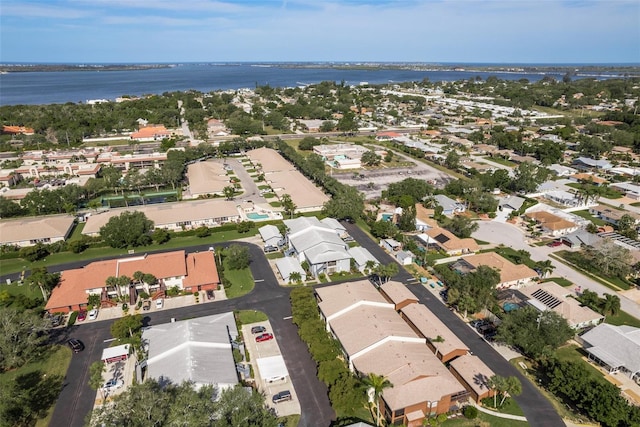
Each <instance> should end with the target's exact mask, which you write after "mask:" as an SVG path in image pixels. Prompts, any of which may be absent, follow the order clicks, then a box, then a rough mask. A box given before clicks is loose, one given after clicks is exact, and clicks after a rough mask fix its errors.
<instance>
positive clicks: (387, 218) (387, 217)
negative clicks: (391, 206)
mask: <svg viewBox="0 0 640 427" xmlns="http://www.w3.org/2000/svg"><path fill="white" fill-rule="evenodd" d="M392 219H393V214H389V213H385V214H382V220H383V221H387V222H389V221H391V220H392Z"/></svg>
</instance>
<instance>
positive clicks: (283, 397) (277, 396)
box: [271, 390, 291, 403]
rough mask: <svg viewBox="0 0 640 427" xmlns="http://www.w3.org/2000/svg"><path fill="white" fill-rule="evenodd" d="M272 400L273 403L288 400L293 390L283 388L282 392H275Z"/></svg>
mask: <svg viewBox="0 0 640 427" xmlns="http://www.w3.org/2000/svg"><path fill="white" fill-rule="evenodd" d="M271 400H272V401H273V403H280V402H286V401H288V400H291V392H290V391H289V390H283V391H281V392H280V393H276V394H274V395H273V398H272V399H271Z"/></svg>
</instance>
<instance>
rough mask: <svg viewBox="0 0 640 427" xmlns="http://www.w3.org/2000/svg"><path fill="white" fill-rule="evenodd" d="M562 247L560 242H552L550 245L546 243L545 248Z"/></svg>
mask: <svg viewBox="0 0 640 427" xmlns="http://www.w3.org/2000/svg"><path fill="white" fill-rule="evenodd" d="M560 245H562V241H561V240H554V241H553V242H551V243H547V246H549V247H551V248H555V247H558V246H560Z"/></svg>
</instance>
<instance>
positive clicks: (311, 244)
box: [284, 217, 351, 277]
mask: <svg viewBox="0 0 640 427" xmlns="http://www.w3.org/2000/svg"><path fill="white" fill-rule="evenodd" d="M284 224H285V226H286V227H287V228H288V230H289V232H288V233H287V241H288V243H289V248H290V250H291V251H292V253H294V254H295V255H296V257H297V259H298V261H299V262H300V263H302V262H305V261H306V262H307V263H308V264H309V271H310V272H311V274H312V275H313V276H314V277H318V276H319V275H321V274H333V273H340V272H347V271H350V269H351V255H349V253H348V252H347V249H349V245H348V244H347V243H345V242H344V241H343V240H342V239H341V238H340V236H338V231H337V230H334V229H333V228H331V226H329V225H327V224H324V223H322V222H320V221H319V220H318V218H316V217H299V218H295V219H287V220H284Z"/></svg>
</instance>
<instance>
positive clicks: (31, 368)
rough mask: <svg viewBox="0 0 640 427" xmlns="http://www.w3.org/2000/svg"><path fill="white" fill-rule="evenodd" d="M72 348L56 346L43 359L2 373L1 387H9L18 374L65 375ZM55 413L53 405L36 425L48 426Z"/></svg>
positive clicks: (0, 376) (0, 378)
mask: <svg viewBox="0 0 640 427" xmlns="http://www.w3.org/2000/svg"><path fill="white" fill-rule="evenodd" d="M71 357H72V353H71V349H69V348H68V347H65V346H59V345H58V346H54V347H52V348H51V350H50V351H49V352H48V353H46V354H45V355H44V357H43V358H42V359H41V360H36V361H33V362H31V363H28V364H27V365H25V366H23V367H21V368H18V369H15V370H13V371H9V372H5V373H3V374H0V388H2V389H5V390H6V389H8V388H9V384H10V382H11V381H12V380H13V379H14V378H16V377H17V376H18V375H23V374H29V373H33V372H36V371H40V372H41V373H42V374H43V375H46V376H47V377H53V376H56V375H59V376H61V377H64V376H65V375H66V373H67V369H68V368H69V363H71ZM52 413H53V406H52V407H51V408H50V409H49V411H48V414H47V416H46V417H45V418H43V419H40V420H38V421H37V422H36V427H46V426H48V425H49V423H50V421H51V415H52Z"/></svg>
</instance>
